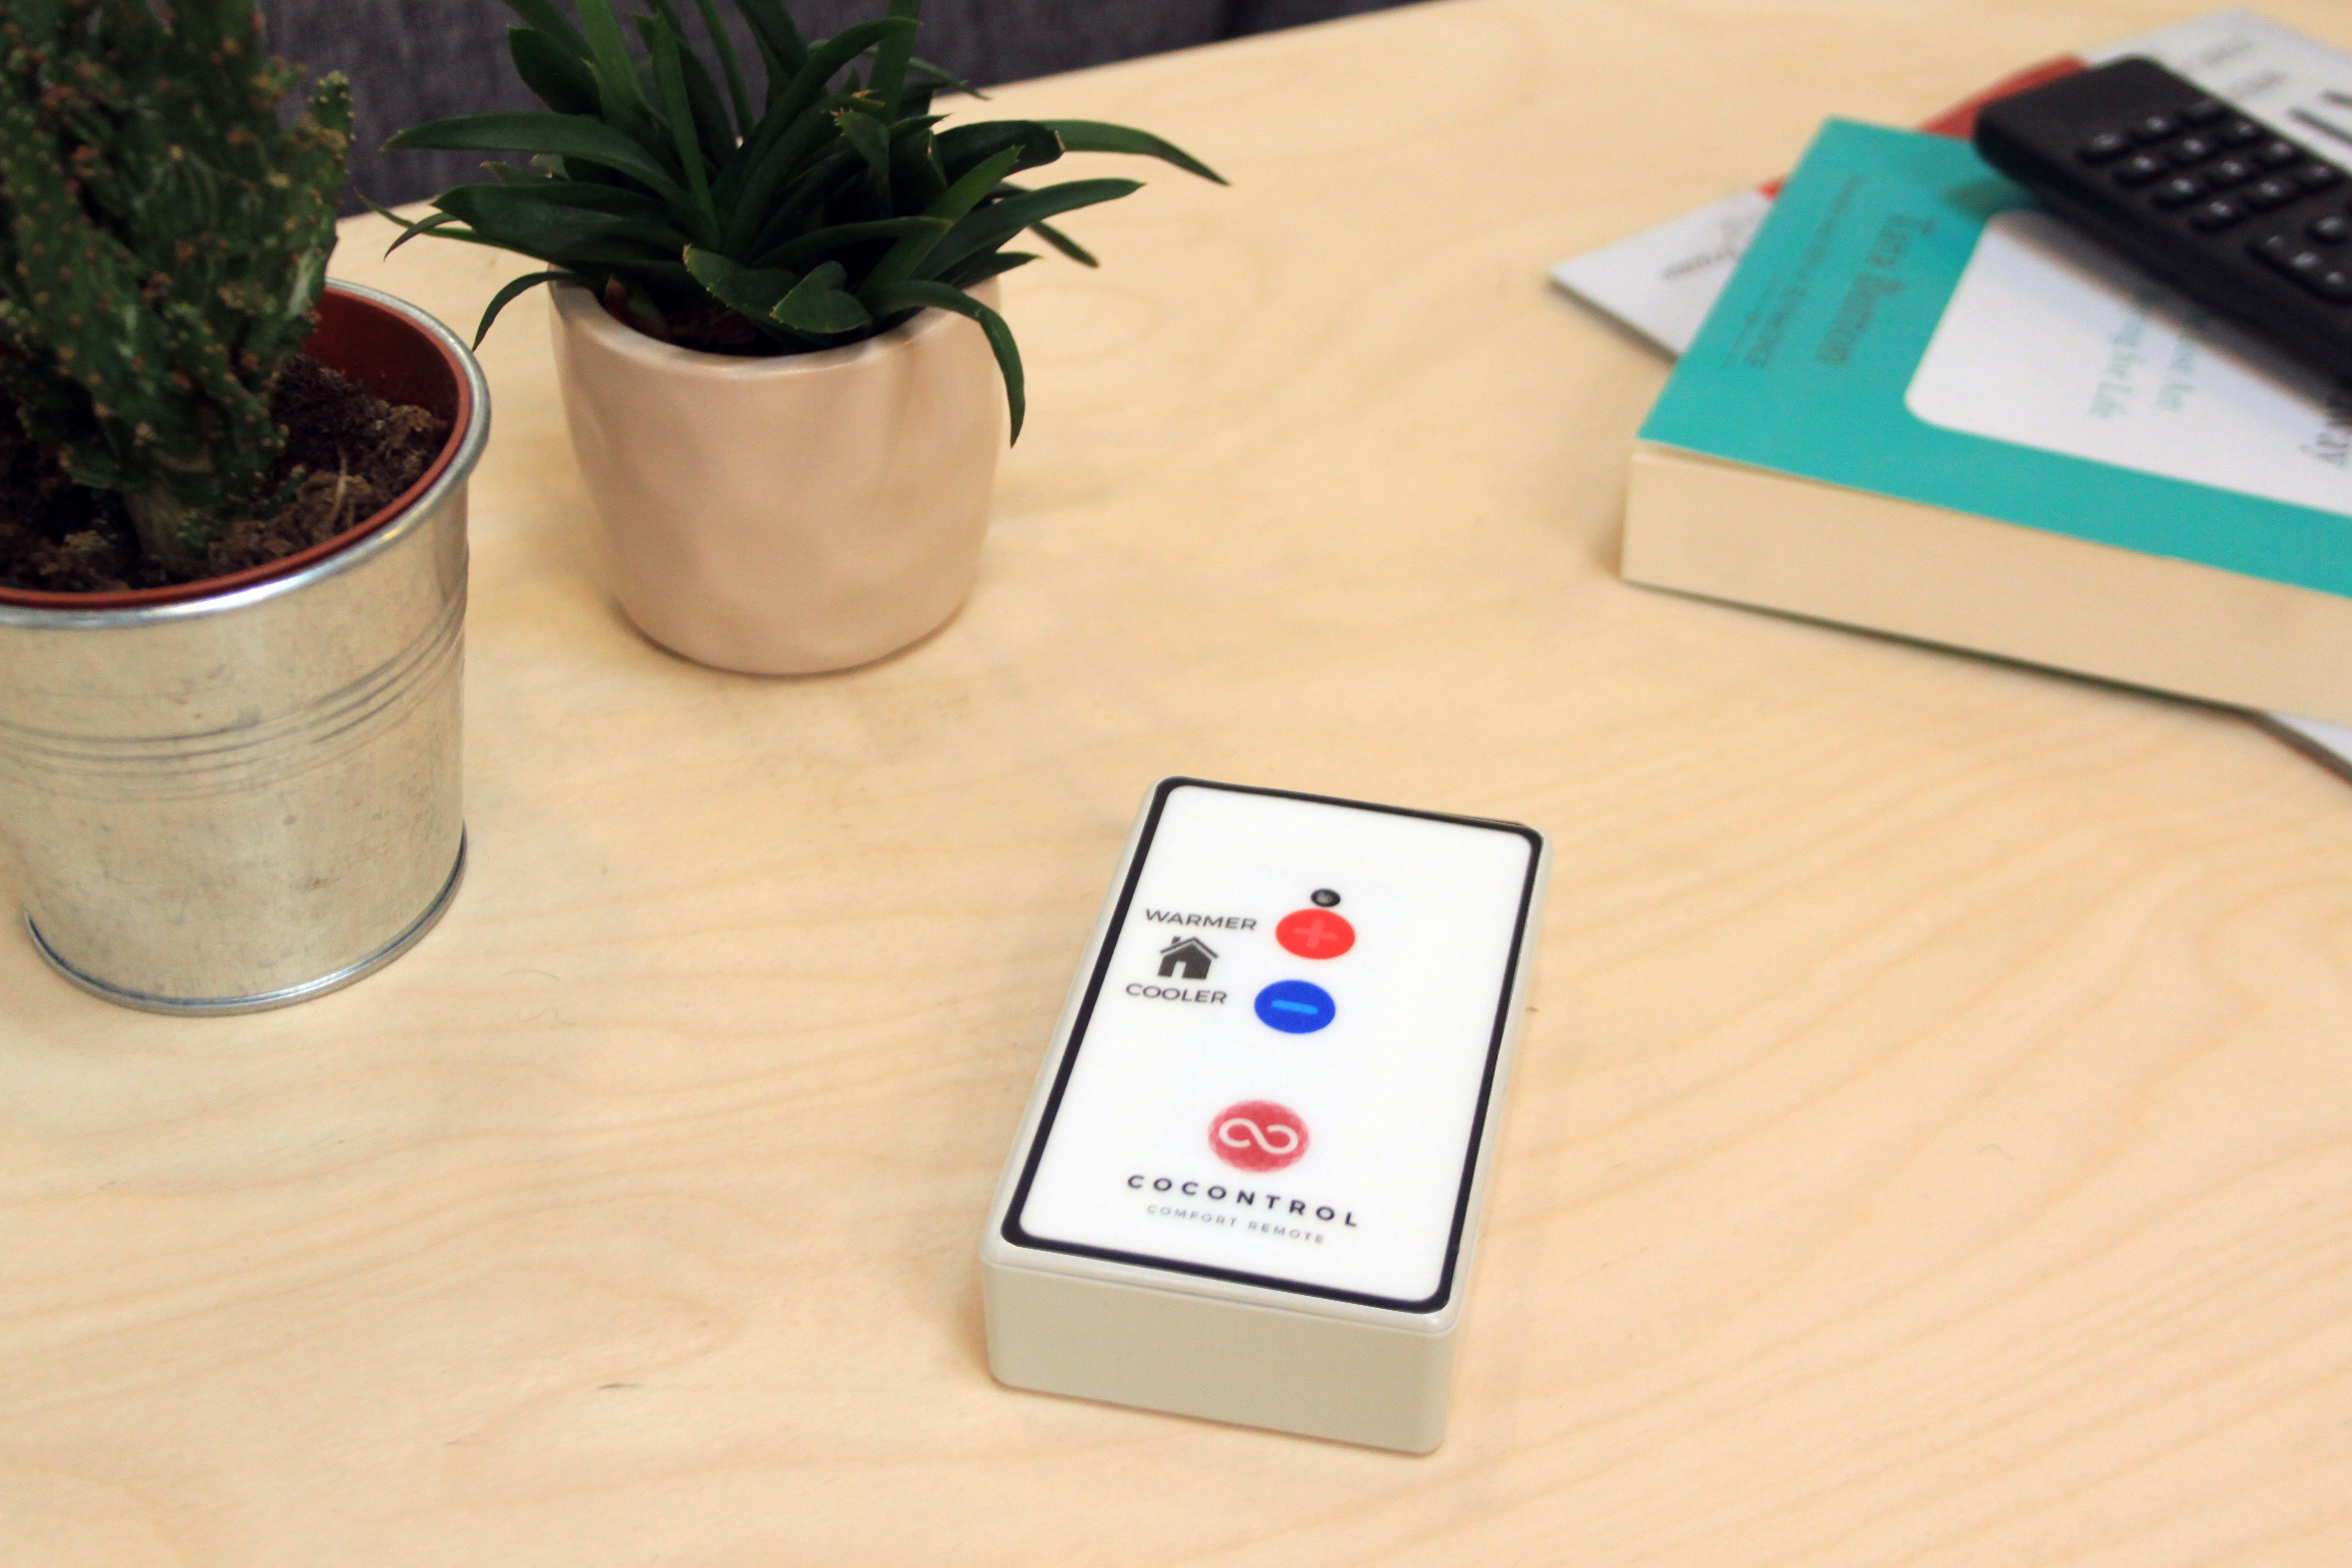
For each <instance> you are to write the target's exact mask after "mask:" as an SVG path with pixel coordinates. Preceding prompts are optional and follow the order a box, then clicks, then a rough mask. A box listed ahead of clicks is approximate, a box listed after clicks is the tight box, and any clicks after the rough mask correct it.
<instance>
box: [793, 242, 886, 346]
mask: <svg viewBox="0 0 2352 1568" xmlns="http://www.w3.org/2000/svg"><path fill="white" fill-rule="evenodd" d="M847 276H848V274H847V272H846V270H845V268H843V267H842V265H841V263H840V262H838V261H828V262H826V263H824V265H823V266H822V267H817V268H812V269H811V270H810V272H809V274H808V275H807V276H806V277H804V278H803V279H801V280H800V281H799V282H798V283H796V284H794V285H793V289H792V291H791V292H789V293H787V294H786V295H785V296H784V297H783V298H782V300H778V301H777V302H776V305H775V308H774V309H773V310H770V311H769V312H768V319H769V320H770V321H774V322H775V323H776V324H777V325H779V326H782V327H789V328H791V329H792V330H793V331H796V332H806V333H808V334H809V335H810V336H812V337H839V336H841V335H842V334H843V333H845V332H854V331H857V330H858V329H859V328H861V327H868V326H871V325H873V323H874V318H873V316H872V314H871V313H870V312H868V311H867V310H866V307H865V306H864V305H863V304H860V303H859V302H858V299H857V296H856V295H855V294H852V293H848V292H847V291H845V289H843V288H842V287H841V285H842V283H843V282H844V281H845V279H846V278H847Z"/></svg>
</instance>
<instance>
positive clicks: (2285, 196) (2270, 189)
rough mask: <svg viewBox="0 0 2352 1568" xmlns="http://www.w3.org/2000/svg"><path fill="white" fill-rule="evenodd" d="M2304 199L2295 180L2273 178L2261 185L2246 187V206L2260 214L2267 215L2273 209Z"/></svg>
mask: <svg viewBox="0 0 2352 1568" xmlns="http://www.w3.org/2000/svg"><path fill="white" fill-rule="evenodd" d="M2302 197H2303V193H2302V192H2301V191H2298V190H2296V189H2295V188H2294V181H2293V180H2281V179H2277V178H2273V179H2268V180H2264V181H2263V183H2262V184H2258V185H2249V186H2247V187H2246V205H2249V206H2251V207H2252V208H2253V209H2254V210H2255V211H2256V212H2258V213H2266V212H2268V211H2270V210H2271V209H2272V208H2273V207H2283V206H2284V205H2286V204H2287V203H2289V202H2292V201H2299V200H2301V199H2302Z"/></svg>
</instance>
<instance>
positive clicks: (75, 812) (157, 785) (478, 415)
mask: <svg viewBox="0 0 2352 1568" xmlns="http://www.w3.org/2000/svg"><path fill="white" fill-rule="evenodd" d="M306 346H307V348H308V349H309V351H310V353H311V354H312V355H313V356H314V357H316V358H317V359H319V360H320V361H321V362H322V363H326V364H327V365H329V366H331V368H333V369H335V370H338V371H341V373H342V374H344V375H346V376H349V377H350V378H351V379H352V380H353V381H355V382H357V383H358V384H360V385H361V386H362V387H364V388H366V389H367V390H368V391H370V392H373V393H374V394H375V395H377V396H379V397H383V398H386V399H389V400H391V401H394V402H399V403H408V404H414V405H418V406H421V407H424V408H427V409H430V410H432V411H433V412H434V413H436V414H438V415H440V416H443V417H444V418H446V419H447V420H448V421H449V424H450V428H451V434H450V437H449V440H448V443H447V444H446V446H445V447H443V448H442V450H441V453H440V455H439V457H438V458H436V460H435V462H434V463H433V465H432V466H431V467H430V468H427V469H426V470H425V474H424V475H423V477H422V478H420V479H418V480H417V482H416V483H415V485H413V486H412V487H410V489H408V491H407V493H406V494H404V495H403V496H402V497H401V498H400V499H399V500H396V501H394V503H393V504H392V505H391V506H389V507H387V508H385V509H384V510H382V511H380V512H378V513H376V514H375V515H374V516H373V517H372V518H369V519H367V520H366V521H363V522H362V523H360V524H359V525H358V526H356V527H354V528H352V529H350V530H347V531H345V532H343V533H341V534H340V535H338V536H337V537H336V538H334V539H331V540H330V541H328V542H325V543H324V544H320V545H318V546H315V547H314V548H312V549H310V550H306V551H303V552H300V553H299V554H296V555H292V556H289V557H288V558H287V559H285V560H283V561H278V562H275V563H271V564H270V565H268V566H265V567H259V568H257V569H255V570H253V571H250V572H244V573H239V574H236V575H234V576H229V577H220V578H214V579H212V580H210V581H207V582H202V583H193V584H186V585H184V586H182V587H176V588H157V589H150V590H144V591H141V592H136V593H123V594H42V593H26V592H20V591H16V590H5V589H0V848H5V851H6V853H7V856H8V858H9V860H10V861H11V862H12V868H13V870H14V872H15V876H16V887H17V889H18V890H19V892H20V893H21V894H22V896H23V898H24V901H25V918H26V928H27V929H28V930H29V931H30V932H31V933H32V937H33V941H34V943H35V944H36V945H37V947H38V948H39V949H40V952H41V954H42V956H43V957H45V958H47V960H48V961H49V963H51V964H53V965H54V966H56V968H57V969H58V970H59V971H60V972H61V973H64V974H65V975H66V976H67V977H68V978H69V979H71V980H72V981H74V982H75V983H76V984H79V985H81V986H82V987H83V988H84V989H86V990H89V991H92V992H95V993H96V994H99V995H100V996H104V997H106V998H108V999H109V1000H111V1001H115V1002H120V1003H123V1004H125V1005H131V1006H135V1007H144V1008H147V1009H149V1010H151V1011H156V1012H169V1013H236V1012H250V1011H253V1010H256V1009H257V1008H262V1007H274V1006H281V1005H285V1004H287V1003H290V1002H298V1001H301V1000H303V999H304V998H306V997H310V996H315V995H318V994H321V993H323V992H327V991H331V990H333V989H335V988H336V987H337V986H340V985H345V984H350V983H351V982H352V981H353V980H356V979H358V978H359V977H360V976H361V975H362V974H365V973H369V972H370V971H372V970H373V969H375V968H377V967H379V966H380V965H383V964H384V963H389V962H391V961H392V959H393V958H394V957H395V956H397V955H398V954H400V953H401V952H404V951H406V950H407V948H408V947H409V946H410V945H411V944H412V943H414V942H415V941H416V940H417V939H418V938H419V937H421V936H423V935H424V934H425V931H426V930H427V929H429V928H430V927H431V926H432V924H433V922H434V921H436V920H437V919H438V918H439V917H440V915H441V912H442V911H443V910H445V909H446V908H447V907H448V904H449V900H450V899H451V897H452V896H453V895H454V894H455V893H456V891H457V883H458V880H459V878H460V876H461V874H462V872H463V869H464V866H465V828H464V825H463V823H462V822H461V820H460V818H459V816H458V739H459V737H458V726H459V718H460V704H459V699H460V674H461V670H462V668H463V663H464V653H463V638H464V632H465V614H466V480H467V476H468V475H469V474H470V473H471V472H472V471H473V468H474V464H475V462H476V460H477V459H478V458H479V457H480V456H481V452H482V447H483V446H484V444H485V443H486V442H487V441H488V437H489V420H490V405H489V393H488V387H487V386H486V385H485V384H484V383H483V381H482V373H481V370H480V368H479V367H478V365H476V364H475V363H474V359H473V356H472V355H471V354H469V353H467V352H466V346H465V344H464V343H463V342H460V341H459V340H458V339H457V337H456V336H454V335H453V334H452V333H451V332H450V331H449V330H448V329H447V328H446V327H444V326H443V325H442V324H441V323H440V322H438V321H435V320H434V319H433V318H432V317H430V316H428V315H426V314H425V312H423V311H422V310H417V309H416V308H415V307H414V306H412V305H409V304H406V303H404V302H403V301H401V300H394V299H393V298H392V297H390V296H389V295H385V294H379V293H377V292H376V291H375V290H373V289H362V288H359V287H357V286H355V285H352V284H343V283H336V284H331V285H330V286H329V289H328V292H327V294H326V295H325V297H324V298H322V299H321V300H320V306H319V329H318V331H317V333H316V334H315V335H314V336H313V337H312V338H311V339H310V342H309V343H308V344H307V345H306Z"/></svg>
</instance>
